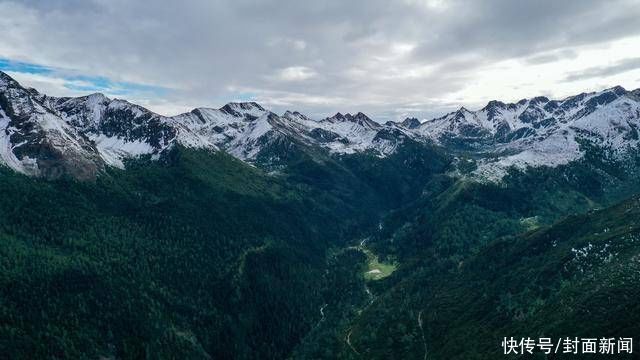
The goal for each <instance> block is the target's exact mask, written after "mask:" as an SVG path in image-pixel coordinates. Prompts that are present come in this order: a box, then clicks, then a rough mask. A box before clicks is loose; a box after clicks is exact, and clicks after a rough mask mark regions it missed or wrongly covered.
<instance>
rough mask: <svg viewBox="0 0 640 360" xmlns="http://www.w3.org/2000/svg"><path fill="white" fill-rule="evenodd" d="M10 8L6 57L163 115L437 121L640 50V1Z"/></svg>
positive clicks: (25, 4)
mask: <svg viewBox="0 0 640 360" xmlns="http://www.w3.org/2000/svg"><path fill="white" fill-rule="evenodd" d="M0 14H2V16H0V33H1V34H2V36H1V37H0V58H3V59H9V60H11V61H13V62H19V63H24V64H34V65H36V66H43V67H45V68H51V69H56V72H55V73H41V74H40V75H41V76H50V77H62V78H66V76H67V74H64V72H65V71H68V72H70V73H72V75H81V76H85V77H87V78H85V79H76V81H75V82H72V81H69V84H70V85H69V87H71V89H69V88H67V89H66V90H65V88H64V87H62V88H60V87H55V89H58V90H56V91H67V92H69V91H73V92H76V93H77V92H82V91H112V92H116V93H118V94H120V96H126V97H127V98H128V99H130V100H131V101H136V102H141V103H145V104H150V105H149V106H152V109H153V110H156V111H164V110H166V109H167V108H168V107H167V104H175V105H174V106H173V107H172V109H182V108H187V107H188V106H221V105H223V104H224V103H225V102H227V101H230V100H235V99H239V98H248V99H252V100H255V99H260V98H262V99H263V100H266V101H269V102H270V103H271V104H273V107H274V110H275V111H278V112H279V111H283V110H284V109H285V107H286V108H292V109H295V110H299V111H302V112H305V113H309V114H311V115H317V116H322V115H328V114H331V113H335V112H336V111H364V112H367V113H369V114H370V115H371V116H373V117H374V118H379V120H380V121H384V120H386V119H389V118H396V117H398V116H400V115H399V114H402V113H405V112H406V111H405V110H406V109H415V110H416V111H423V113H422V114H416V115H417V116H418V117H426V116H428V115H427V114H432V113H434V114H436V115H438V113H439V112H441V111H445V110H448V109H449V108H450V106H451V104H452V102H454V101H456V102H462V104H460V105H465V106H470V105H474V104H478V102H479V101H484V100H488V99H491V98H502V97H503V96H505V94H506V95H507V96H533V95H536V94H538V93H547V92H549V91H553V92H558V93H562V94H563V95H564V94H565V93H566V92H570V91H574V90H575V91H576V92H581V91H582V90H583V89H577V85H576V86H573V85H570V84H566V83H562V82H563V81H564V80H565V79H564V78H565V76H566V75H567V74H566V73H567V69H580V68H588V67H599V66H604V64H606V63H607V62H611V61H618V60H621V58H622V57H623V56H626V55H625V54H623V52H622V50H621V49H622V48H621V47H619V46H618V45H616V44H618V43H620V42H624V41H627V42H629V41H630V40H629V39H635V40H633V41H635V49H637V48H638V46H639V45H640V42H639V41H638V39H640V27H638V26H637V25H635V24H636V23H637V21H636V19H637V18H638V16H640V7H638V6H637V4H636V3H635V2H634V1H632V0H612V1H608V2H602V1H596V0H584V1H552V0H540V1H531V2H521V1H511V0H484V1H473V2H469V1H461V0H460V1H459V0H450V1H444V0H403V1H397V2H393V3H390V2H388V1H387V0H352V1H339V0H325V1H317V2H308V1H298V0H233V1H232V0H220V1H208V0H191V1H188V2H177V1H170V0H156V1H153V2H152V1H142V0H141V1H130V0H82V1H81V0H47V1H45V0H21V1H17V0H16V1H10V0H0ZM632 45H633V44H632ZM632 45H628V46H627V49H633V48H634V46H632ZM607 46H610V47H611V48H610V49H608V50H607V49H606V47H607ZM593 49H601V50H598V51H600V52H593V51H592V50H593ZM587 53H588V54H589V57H588V58H587V57H586V56H585V54H587ZM612 54H613V55H615V56H613V55H612ZM505 64H508V66H509V67H508V68H502V69H498V68H499V67H501V66H506V65H505ZM534 68H535V71H536V73H535V74H534V75H535V76H534V75H527V73H529V72H531V71H533V70H532V69H534ZM59 69H65V70H64V71H60V70H59ZM14 70H15V69H14ZM27 70H28V69H24V71H27ZM16 71H17V70H16ZM33 71H37V69H35V70H33ZM500 71H502V73H509V74H511V75H510V77H509V78H506V79H505V78H504V76H501V75H500ZM494 73H495V74H497V75H496V76H497V78H496V77H489V76H488V74H492V75H493V74H494ZM63 75H64V76H63ZM603 76H606V75H603ZM538 77H542V78H538ZM594 81H595V80H594ZM599 81H600V83H607V84H608V82H609V81H613V80H610V79H608V78H603V79H599ZM628 81H629V83H628V84H622V85H625V86H626V87H633V86H634V85H636V84H637V82H632V81H631V80H628ZM138 84H144V85H140V86H138ZM526 84H533V85H526ZM27 85H29V84H27ZM525 85H526V86H525ZM610 85H615V84H610ZM571 86H573V87H571ZM581 86H584V85H581ZM588 86H593V84H591V83H589V84H588ZM513 88H518V89H521V91H522V92H518V93H514V92H513V91H511V90H510V89H513ZM524 91H527V92H531V93H527V94H525V93H524ZM54 95H56V94H54ZM502 99H503V100H505V101H510V100H514V99H511V98H506V99H505V98H502ZM154 104H155V105H154ZM408 104H412V106H408ZM154 106H155V107H154Z"/></svg>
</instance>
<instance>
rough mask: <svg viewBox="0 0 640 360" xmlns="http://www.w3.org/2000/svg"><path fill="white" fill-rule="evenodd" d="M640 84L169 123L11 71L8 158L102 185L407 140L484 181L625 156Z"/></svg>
mask: <svg viewBox="0 0 640 360" xmlns="http://www.w3.org/2000/svg"><path fill="white" fill-rule="evenodd" d="M639 119H640V89H639V90H635V91H626V90H625V89H623V88H621V87H614V88H611V89H607V90H604V91H601V92H597V93H584V94H580V95H577V96H572V97H569V98H566V99H564V100H550V99H548V98H546V97H535V98H532V99H525V100H521V101H519V102H517V103H513V104H505V103H502V102H499V101H491V102H489V103H488V104H487V106H485V107H484V108H482V109H480V110H478V111H469V110H467V109H465V108H460V109H459V110H458V111H455V112H452V113H450V114H447V115H445V116H443V117H440V118H436V119H433V120H428V121H425V122H421V121H420V120H418V119H416V118H408V119H405V120H404V121H403V122H401V123H395V122H387V123H386V124H381V123H378V122H376V121H373V120H372V119H370V118H369V117H367V116H366V115H365V114H363V113H357V114H355V115H352V114H341V113H337V114H335V115H334V116H332V117H328V118H325V119H321V120H314V119H311V118H309V117H307V116H305V115H303V114H301V113H299V112H297V111H287V112H285V113H284V114H282V115H277V114H275V113H273V112H271V111H269V110H267V109H265V108H263V107H262V106H260V105H259V104H257V103H255V102H244V103H229V104H227V105H225V106H223V107H222V108H220V109H212V108H197V109H194V110H192V111H191V112H188V113H184V114H181V115H177V116H173V117H167V116H162V115H159V114H156V113H154V112H152V111H150V110H147V109H145V108H143V107H141V106H138V105H135V104H131V103H129V102H127V101H125V100H120V99H110V98H108V97H106V96H104V95H102V94H92V95H88V96H83V97H77V98H67V97H50V96H46V95H43V94H40V93H39V92H38V91H36V90H34V89H27V88H24V87H22V86H20V84H18V83H17V82H16V81H15V80H13V79H12V78H11V77H9V76H8V75H6V74H4V73H2V72H0V161H1V162H2V163H3V164H4V165H6V166H9V167H10V168H12V169H14V170H16V171H19V172H22V173H25V174H28V175H34V176H45V177H54V178H55V177H59V176H61V175H63V174H67V175H71V176H74V177H77V178H80V179H85V178H92V177H95V176H96V175H97V174H99V173H100V171H102V169H104V167H105V166H115V167H119V168H123V167H124V160H125V159H127V158H133V157H136V156H140V155H151V156H152V158H157V157H159V156H160V154H161V153H162V152H164V151H165V150H167V149H169V148H171V147H172V146H174V145H176V144H179V145H182V146H185V147H189V148H202V149H209V150H212V151H220V150H221V151H226V152H228V153H229V154H231V155H233V156H235V157H237V158H239V159H241V160H243V161H247V162H250V163H257V164H258V163H260V164H273V163H277V162H278V161H279V160H280V159H281V157H282V156H286V155H287V154H286V153H287V152H294V151H298V150H299V149H300V147H295V146H294V145H300V146H302V147H308V148H313V149H319V150H322V151H325V152H327V153H329V154H331V153H337V154H353V153H358V152H368V153H371V154H373V155H375V156H378V157H385V156H388V155H390V154H393V153H394V152H396V151H397V149H398V148H399V147H400V146H401V145H402V144H403V143H405V142H407V141H411V142H412V143H418V144H425V146H430V144H434V143H435V144H436V145H439V146H442V147H444V148H445V150H447V151H448V152H450V153H453V154H459V153H465V154H467V155H470V156H472V157H474V158H476V159H477V161H478V164H479V166H478V168H477V170H475V172H474V174H475V175H477V176H481V177H485V178H491V179H499V178H500V177H501V176H502V175H504V173H505V172H506V169H508V168H509V167H511V166H516V167H520V168H525V167H527V166H557V165H560V164H566V163H568V162H570V161H573V160H576V159H579V158H581V157H582V156H583V155H584V151H583V149H582V145H581V144H583V143H584V141H589V142H591V143H592V144H594V145H596V146H599V147H602V148H604V149H606V150H608V151H609V152H610V153H611V154H613V155H619V156H622V155H624V154H625V153H627V152H628V151H629V150H633V149H637V148H638V141H639V140H638V138H639V134H638V127H639V126H640V124H639V121H640V120H639Z"/></svg>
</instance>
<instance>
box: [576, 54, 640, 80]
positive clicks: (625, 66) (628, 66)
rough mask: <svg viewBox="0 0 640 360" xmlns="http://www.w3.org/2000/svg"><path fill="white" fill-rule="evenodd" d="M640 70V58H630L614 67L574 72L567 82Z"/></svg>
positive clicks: (608, 66) (599, 67) (598, 67)
mask: <svg viewBox="0 0 640 360" xmlns="http://www.w3.org/2000/svg"><path fill="white" fill-rule="evenodd" d="M637 69H640V57H635V58H629V59H624V60H620V61H618V62H616V63H614V64H612V65H606V66H595V67H590V68H587V69H584V70H581V71H576V72H572V73H570V74H569V75H567V77H565V80H566V81H577V80H585V79H592V78H602V77H607V76H611V75H618V74H622V73H625V72H627V71H631V70H637Z"/></svg>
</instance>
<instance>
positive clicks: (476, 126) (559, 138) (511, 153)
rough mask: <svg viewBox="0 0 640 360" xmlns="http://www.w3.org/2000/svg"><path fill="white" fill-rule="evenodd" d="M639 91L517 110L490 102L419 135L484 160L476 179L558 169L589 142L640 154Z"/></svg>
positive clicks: (529, 103) (531, 103) (535, 102)
mask: <svg viewBox="0 0 640 360" xmlns="http://www.w3.org/2000/svg"><path fill="white" fill-rule="evenodd" d="M639 126H640V89H639V90H635V91H626V90H625V89H623V88H622V87H619V86H618V87H614V88H611V89H606V90H604V91H600V92H594V93H583V94H580V95H576V96H572V97H568V98H566V99H564V100H550V99H548V98H546V97H535V98H532V99H524V100H520V101H518V102H517V103H515V104H505V103H502V102H499V101H491V102H489V103H488V104H487V106H485V107H484V108H482V109H480V110H478V111H469V110H467V109H465V108H460V109H459V110H458V111H455V112H452V113H450V114H447V115H445V116H443V117H440V118H437V119H433V120H430V121H427V122H425V123H423V124H421V125H420V126H419V127H417V128H416V131H417V132H418V133H419V134H421V135H423V136H426V137H429V138H431V139H433V140H434V141H435V142H436V143H438V144H440V145H442V146H445V147H447V148H449V149H451V150H456V151H463V152H465V151H466V152H470V153H472V154H475V155H480V156H483V155H485V156H484V157H485V158H484V159H482V160H480V166H479V168H478V170H476V174H479V175H482V176H485V177H489V178H496V177H500V176H501V175H503V174H504V172H505V170H506V169H507V168H509V167H511V166H516V167H519V168H526V167H528V166H533V167H535V166H542V165H544V166H557V165H561V164H566V163H569V162H570V161H573V160H576V159H579V158H581V157H582V156H583V155H584V152H583V150H582V147H581V145H580V143H581V142H583V141H588V142H590V143H592V144H594V145H596V146H598V147H602V148H604V149H606V150H607V151H609V152H610V153H611V154H612V155H614V156H622V155H624V154H626V153H627V152H628V151H629V150H633V149H638V127H639Z"/></svg>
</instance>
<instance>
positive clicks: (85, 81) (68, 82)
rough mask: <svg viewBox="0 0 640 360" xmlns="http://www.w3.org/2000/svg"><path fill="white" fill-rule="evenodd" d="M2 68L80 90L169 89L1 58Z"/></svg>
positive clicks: (149, 92)
mask: <svg viewBox="0 0 640 360" xmlns="http://www.w3.org/2000/svg"><path fill="white" fill-rule="evenodd" d="M0 70H1V71H11V72H16V73H24V74H35V75H42V76H47V77H52V78H59V79H63V80H64V81H65V83H64V85H63V86H64V87H65V88H67V89H69V90H73V91H78V92H87V93H94V92H102V93H107V94H110V95H116V96H123V95H140V94H144V95H153V96H161V95H165V94H166V93H167V92H168V91H169V89H168V88H165V87H161V86H153V85H145V84H137V83H132V82H123V81H112V80H110V79H108V78H106V77H104V76H91V75H75V74H74V72H73V71H68V70H62V69H55V68H53V67H49V66H44V65H39V64H32V63H26V62H20V61H13V60H10V59H2V58H0Z"/></svg>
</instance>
